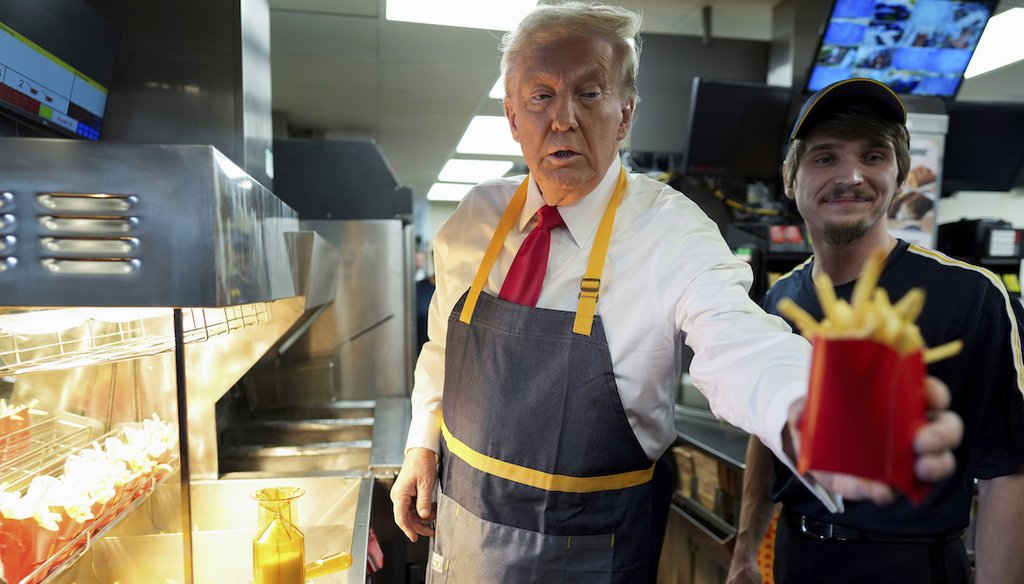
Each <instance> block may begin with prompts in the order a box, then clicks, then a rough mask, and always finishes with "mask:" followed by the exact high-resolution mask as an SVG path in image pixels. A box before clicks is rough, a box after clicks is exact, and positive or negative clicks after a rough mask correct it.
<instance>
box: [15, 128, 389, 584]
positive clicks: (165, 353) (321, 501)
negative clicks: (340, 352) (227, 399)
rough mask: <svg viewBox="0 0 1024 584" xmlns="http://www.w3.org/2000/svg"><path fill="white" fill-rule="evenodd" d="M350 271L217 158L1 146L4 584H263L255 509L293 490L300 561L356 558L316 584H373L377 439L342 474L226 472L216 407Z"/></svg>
mask: <svg viewBox="0 0 1024 584" xmlns="http://www.w3.org/2000/svg"><path fill="white" fill-rule="evenodd" d="M338 256H339V252H338V250H337V248H336V247H335V246H334V245H332V244H330V243H328V242H327V241H326V240H324V239H323V238H322V237H320V236H319V235H317V234H316V233H315V232H312V231H303V230H302V229H301V227H300V225H299V220H298V216H297V214H296V212H295V211H294V210H293V209H292V208H290V207H289V206H287V205H286V204H284V203H283V202H282V201H281V200H280V199H278V198H277V197H276V196H275V195H274V194H273V193H271V192H270V191H268V190H267V189H265V188H264V187H263V186H261V185H260V184H259V183H257V182H256V181H254V180H253V179H252V178H250V177H249V176H248V175H247V174H246V173H245V172H243V171H242V170H241V169H240V168H238V167H237V166H236V165H235V164H234V163H232V162H231V161H230V160H228V159H227V158H226V157H225V156H223V155H222V154H220V153H219V152H218V151H217V150H216V149H214V148H213V147H210V146H189V145H139V144H120V143H110V142H103V143H84V142H74V141H63V140H46V139H25V138H18V139H0V398H2V399H3V401H2V402H0V512H2V513H3V518H2V519H0V563H2V566H3V579H4V581H6V582H7V583H8V584H14V583H15V582H19V583H34V582H61V583H63V582H69V583H70V582H77V583H82V584H84V583H109V582H175V583H177V582H201V583H210V582H217V583H222V582H226V583H227V582H230V583H234V582H237V583H246V582H251V581H252V579H253V564H252V539H253V536H254V535H255V532H256V528H257V507H258V505H257V502H256V501H255V500H253V498H252V493H254V492H255V491H257V490H258V489H261V488H265V487H276V486H282V485H286V486H291V487H299V488H301V489H303V490H304V491H305V495H304V496H303V497H302V498H301V500H300V501H299V502H298V507H297V508H298V520H297V523H298V526H299V527H300V529H301V530H302V531H303V532H304V534H305V542H306V543H305V557H306V560H307V562H312V561H314V560H316V559H317V558H321V557H325V556H329V555H332V554H335V553H338V552H350V553H351V554H352V567H351V568H349V569H348V570H345V571H340V572H336V573H333V574H328V575H325V576H322V577H319V578H317V579H316V580H315V582H317V583H321V582H365V581H366V563H367V562H366V560H367V546H368V541H369V539H370V529H369V527H370V526H369V522H370V513H371V504H372V500H373V494H374V488H373V487H374V478H373V474H372V472H371V471H370V468H369V465H370V461H369V459H370V455H369V446H370V444H371V441H370V440H369V434H370V429H368V430H367V431H366V434H367V437H366V438H367V439H366V440H363V441H361V442H360V441H356V442H358V443H359V444H360V445H361V446H363V447H365V448H366V452H367V454H366V456H365V457H363V458H358V457H356V458H354V459H353V460H355V461H356V462H354V463H353V464H351V465H349V466H348V467H345V465H340V466H336V467H334V468H332V469H330V470H322V471H316V472H311V471H309V470H308V468H306V467H302V466H299V467H296V468H291V469H287V470H285V471H282V472H274V473H268V472H258V471H250V472H245V470H244V469H243V470H241V471H234V472H225V470H224V469H222V468H221V467H220V464H221V463H220V460H221V458H222V457H221V456H219V451H220V450H221V449H222V448H226V447H225V446H224V444H229V443H230V439H231V435H230V433H229V432H226V431H225V429H224V428H223V427H222V426H223V420H218V402H219V401H220V400H221V399H222V397H224V396H225V395H226V394H228V393H229V392H230V391H232V389H233V388H234V387H235V386H236V384H237V383H238V381H239V380H240V379H241V378H242V377H243V376H244V375H245V374H246V373H247V372H248V371H249V370H250V369H251V368H252V367H253V366H254V365H255V364H256V363H257V362H259V361H260V360H261V359H262V360H264V361H273V360H274V359H275V358H276V356H277V355H278V354H279V353H281V352H283V351H284V350H285V349H287V347H288V346H289V345H290V344H291V343H293V342H294V339H295V337H297V336H301V334H302V333H303V331H305V330H306V329H307V328H308V327H309V326H310V325H311V323H312V322H313V321H315V320H316V319H317V317H318V316H319V315H320V314H321V313H322V312H323V306H325V305H326V304H328V303H330V302H332V301H334V299H335V288H336V278H335V270H336V267H337V265H338V263H339V260H338ZM374 406H375V404H374V402H373V401H372V400H368V401H364V402H360V403H359V404H356V405H355V406H353V407H346V404H339V405H338V406H337V408H336V409H338V410H339V411H341V412H342V413H341V414H339V416H338V417H340V418H346V417H355V418H359V419H361V420H363V422H364V423H368V424H369V425H370V428H372V426H373V420H372V416H373V412H374ZM256 414H258V412H256V413H254V415H256ZM367 416H369V421H368V422H367ZM344 425H345V424H344V423H340V424H334V425H332V426H331V427H332V428H333V427H338V426H344Z"/></svg>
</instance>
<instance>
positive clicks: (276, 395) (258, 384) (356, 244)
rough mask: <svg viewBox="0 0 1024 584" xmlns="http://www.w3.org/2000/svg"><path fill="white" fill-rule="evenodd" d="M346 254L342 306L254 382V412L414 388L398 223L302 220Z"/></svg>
mask: <svg viewBox="0 0 1024 584" xmlns="http://www.w3.org/2000/svg"><path fill="white" fill-rule="evenodd" d="M301 226H302V228H303V229H305V230H313V231H316V232H317V234H319V235H321V236H322V237H323V238H324V239H325V240H326V241H327V242H329V243H330V244H331V245H333V246H334V247H335V248H337V249H338V250H339V252H340V255H339V260H338V265H337V277H336V286H337V287H336V292H335V295H334V302H333V303H332V304H330V305H328V306H327V308H326V309H325V310H324V312H323V314H321V315H319V317H318V318H317V319H316V320H315V321H314V322H313V323H312V324H311V325H309V327H308V331H307V332H306V333H305V334H304V335H302V336H301V337H298V338H296V339H294V341H289V343H290V344H289V346H288V349H287V351H286V352H283V353H282V354H281V355H279V356H278V358H277V359H275V360H273V361H272V362H271V361H265V362H263V363H261V364H260V365H259V366H257V367H256V368H254V369H253V371H252V372H251V373H250V375H249V376H248V380H249V381H251V383H250V384H248V391H247V397H248V399H249V405H250V406H251V407H253V408H257V409H258V408H267V407H284V406H293V405H300V404H314V403H323V402H328V401H339V400H361V399H374V398H378V397H387V396H406V395H408V393H409V387H410V385H411V363H412V357H411V354H410V353H411V351H412V336H413V331H412V330H411V323H412V319H411V318H410V315H409V311H410V310H411V307H410V306H409V304H410V298H411V296H410V288H411V287H412V277H411V274H410V273H409V270H408V266H407V265H406V264H407V263H408V262H410V261H411V260H410V257H409V255H408V254H407V253H406V250H407V240H406V235H405V228H404V226H403V224H402V223H401V222H400V221H397V220H379V221H301Z"/></svg>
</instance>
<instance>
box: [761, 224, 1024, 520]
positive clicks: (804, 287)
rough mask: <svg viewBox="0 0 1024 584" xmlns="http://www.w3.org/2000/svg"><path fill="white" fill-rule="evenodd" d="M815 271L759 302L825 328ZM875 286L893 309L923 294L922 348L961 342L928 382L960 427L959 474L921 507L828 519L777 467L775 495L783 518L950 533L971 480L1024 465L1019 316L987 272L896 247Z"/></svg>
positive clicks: (789, 279)
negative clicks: (783, 304)
mask: <svg viewBox="0 0 1024 584" xmlns="http://www.w3.org/2000/svg"><path fill="white" fill-rule="evenodd" d="M812 266H813V258H812V259H811V260H808V261H807V262H805V263H804V264H802V265H800V266H799V267H797V268H795V269H794V270H793V271H792V272H790V273H789V274H787V275H785V276H783V277H782V278H780V279H779V281H778V282H776V283H775V285H774V286H772V288H771V290H769V291H768V294H767V295H766V296H765V300H764V306H765V309H766V310H767V311H768V312H771V313H773V314H778V310H777V309H776V305H777V304H778V302H779V300H780V299H782V298H792V299H793V300H794V301H795V302H796V303H797V304H799V305H800V306H801V307H803V308H804V310H806V311H807V312H809V313H810V314H811V315H813V316H814V317H815V318H816V319H818V320H821V317H822V311H821V307H820V305H819V304H818V298H817V294H816V293H815V290H814V283H813V280H812V278H811V268H812ZM854 284H855V282H850V283H848V284H844V285H842V286H837V287H836V296H837V297H839V298H844V299H846V300H847V301H849V299H850V295H851V294H852V292H853V286H854ZM879 287H881V288H885V289H886V291H887V292H888V294H889V298H890V299H891V300H892V301H893V302H896V301H897V300H899V299H900V298H902V297H903V295H904V294H906V292H907V291H908V290H910V289H911V288H915V287H920V288H923V289H924V290H925V295H926V298H925V304H924V310H923V311H922V313H921V315H920V316H919V317H918V319H917V325H918V327H920V329H921V334H922V336H923V337H924V340H925V344H926V345H927V346H929V347H933V346H936V345H941V344H943V343H946V342H948V341H952V340H955V339H961V340H962V341H963V343H964V346H963V350H962V351H961V352H960V354H959V355H957V356H956V357H953V358H950V359H946V360H943V361H939V362H937V363H932V364H931V365H929V366H928V373H929V374H930V375H934V376H935V377H938V378H939V379H941V380H942V381H944V382H945V383H946V385H948V386H949V389H950V391H951V393H952V396H953V401H952V405H951V409H952V410H953V411H955V412H956V413H958V414H959V415H960V416H961V417H962V418H963V421H964V427H965V433H964V441H963V444H962V445H961V446H960V447H959V448H958V449H957V450H956V451H955V455H956V459H957V467H956V472H955V473H954V474H953V476H952V477H951V478H949V479H948V480H946V481H943V482H941V483H936V484H935V485H934V486H933V488H932V492H931V494H930V495H929V496H928V497H927V498H926V499H925V500H924V501H923V502H922V503H921V505H920V506H917V507H915V506H913V505H912V504H911V503H910V502H909V500H907V499H906V498H902V497H901V498H900V499H899V500H898V501H897V502H896V503H894V504H893V505H889V506H885V507H879V506H877V505H874V504H872V503H868V502H860V503H858V502H849V501H848V502H847V503H846V512H845V513H843V514H839V515H833V514H830V513H828V511H827V510H826V509H825V508H824V507H823V506H822V505H821V504H820V503H819V502H818V500H817V499H816V498H815V497H814V496H813V495H811V493H810V492H809V491H807V489H806V488H804V487H803V486H802V485H801V484H800V482H799V481H797V480H795V479H794V478H793V475H792V473H791V472H790V471H789V470H788V469H787V468H786V467H785V466H784V465H783V464H782V463H781V462H780V461H778V460H775V471H776V477H777V478H776V482H775V486H774V488H773V497H774V498H775V500H776V501H781V502H782V503H783V504H784V507H785V508H786V509H787V510H788V511H789V512H796V513H800V514H803V515H807V516H809V517H812V518H814V519H817V520H819V521H827V522H830V523H836V524H840V525H846V526H848V527H853V528H856V529H861V530H864V531H870V532H874V533H883V534H894V535H904V536H929V535H939V534H945V533H949V532H955V531H958V530H961V529H964V528H966V527H967V524H968V520H969V515H970V506H971V499H972V496H973V488H974V487H973V485H974V481H973V479H974V478H979V479H989V478H994V477H998V476H1003V475H1008V474H1013V473H1015V472H1016V471H1017V469H1018V467H1019V466H1020V465H1021V464H1024V402H1022V391H1024V364H1022V361H1021V339H1020V335H1021V331H1022V323H1024V312H1022V309H1021V304H1020V302H1019V301H1018V300H1017V299H1016V298H1013V297H1010V296H1008V295H1007V292H1006V290H1005V288H1004V287H1003V285H1002V283H1001V282H1000V281H999V279H998V278H997V277H996V276H995V275H993V274H992V273H990V272H988V271H987V270H984V269H982V268H978V267H976V266H972V265H970V264H966V263H964V262H960V261H957V260H953V259H950V258H948V257H946V256H944V255H942V254H941V253H939V252H936V251H933V250H930V249H927V248H923V247H920V246H917V245H909V244H908V243H907V242H905V241H902V240H901V241H899V243H898V245H897V246H896V248H895V249H894V250H893V252H892V254H891V255H890V256H889V259H888V263H887V264H886V266H885V270H884V271H883V272H882V276H881V278H880V281H879ZM792 324H793V323H790V325H791V326H792ZM865 365H868V364H865Z"/></svg>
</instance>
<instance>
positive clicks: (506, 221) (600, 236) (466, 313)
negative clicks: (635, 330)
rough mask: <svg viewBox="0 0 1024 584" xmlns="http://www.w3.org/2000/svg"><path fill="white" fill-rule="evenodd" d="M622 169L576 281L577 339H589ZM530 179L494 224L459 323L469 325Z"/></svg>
mask: <svg viewBox="0 0 1024 584" xmlns="http://www.w3.org/2000/svg"><path fill="white" fill-rule="evenodd" d="M626 178H627V175H626V169H625V168H620V169H619V181H618V183H616V185H615V192H614V193H612V198H611V200H610V201H609V202H608V206H607V207H605V210H604V215H603V216H602V217H601V223H600V224H599V225H598V227H597V235H595V236H594V246H593V248H592V249H591V251H590V260H589V261H588V262H587V271H586V272H585V273H584V276H583V280H582V281H580V299H579V303H578V304H577V306H576V318H575V319H574V320H573V325H572V331H573V332H574V333H576V334H578V335H584V336H588V337H589V336H590V332H591V330H592V329H593V325H594V315H595V314H596V313H597V296H598V292H599V291H600V290H601V273H602V271H603V270H604V260H605V257H606V256H607V255H608V242H609V241H610V240H611V237H612V225H613V224H614V222H615V211H616V210H617V209H618V208H619V203H620V202H621V201H622V196H623V194H624V193H625V192H626ZM529 184H530V177H529V176H527V177H526V178H525V179H524V180H523V184H521V185H519V188H518V189H516V193H515V194H514V195H513V196H512V200H511V201H509V202H508V207H506V208H505V212H504V213H503V214H502V216H501V220H500V221H498V226H497V227H496V228H495V229H494V234H493V235H492V236H491V241H490V243H488V244H487V251H486V252H484V257H483V259H482V260H480V267H478V268H477V270H476V276H475V277H474V278H473V284H472V285H470V287H469V294H467V295H466V303H465V304H463V305H462V312H461V313H459V320H461V321H462V322H464V323H466V324H470V322H471V321H472V320H473V311H474V310H476V303H477V301H478V300H479V299H480V294H481V292H483V289H484V285H485V284H486V283H487V277H488V276H489V275H490V273H491V268H493V267H494V261H495V260H496V259H498V254H500V253H501V248H502V247H503V246H504V245H505V238H506V237H508V234H509V232H510V231H512V226H514V225H515V224H516V220H517V219H518V218H519V215H520V213H522V212H523V206H524V205H525V204H526V193H527V190H528V188H529Z"/></svg>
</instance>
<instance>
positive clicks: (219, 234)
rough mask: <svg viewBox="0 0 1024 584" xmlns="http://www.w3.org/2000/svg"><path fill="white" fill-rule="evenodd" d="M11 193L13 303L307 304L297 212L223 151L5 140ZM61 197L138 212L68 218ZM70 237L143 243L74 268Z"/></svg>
mask: <svg viewBox="0 0 1024 584" xmlns="http://www.w3.org/2000/svg"><path fill="white" fill-rule="evenodd" d="M0 190H3V191H4V192H9V193H11V195H12V196H11V197H10V203H9V204H8V205H7V209H8V213H7V220H6V221H4V222H3V224H5V225H6V228H4V234H6V235H10V236H12V237H16V238H17V240H18V246H17V247H16V248H14V249H13V250H8V251H4V252H0V254H2V256H3V257H0V264H4V265H6V266H7V268H8V269H7V270H6V272H5V273H4V274H3V275H2V277H0V290H2V291H3V294H2V296H3V300H2V302H3V304H5V305H9V306H20V305H24V306H190V307H206V306H229V305H237V304H247V303H251V302H256V301H267V300H275V299H279V298H286V297H291V296H295V295H296V288H295V284H294V281H293V275H292V272H291V269H292V268H291V263H292V262H291V257H290V251H289V248H288V245H287V242H286V238H285V233H287V232H293V231H297V229H298V219H297V216H296V214H295V212H294V211H293V210H292V209H290V208H289V207H288V206H287V205H285V204H284V203H282V202H281V201H280V200H279V199H277V197H275V196H274V195H273V194H272V193H271V192H270V191H268V190H266V189H265V188H263V187H262V186H261V185H260V184H259V183H257V182H255V181H254V180H252V179H251V178H250V177H249V176H247V175H246V174H245V173H244V172H242V170H241V169H240V168H238V167H237V166H236V165H235V164H233V163H232V162H231V161H230V160H228V159H227V158H226V157H225V156H223V155H222V154H221V153H219V152H218V151H217V150H215V149H214V148H212V147H209V146H174V145H132V144H116V143H104V142H101V143H84V142H78V141H62V140H43V139H25V138H18V139H0ZM53 193H78V194H80V195H87V194H103V193H119V194H122V195H123V196H124V197H133V199H131V200H132V201H133V203H132V204H131V205H130V208H128V209H127V210H124V211H117V212H114V211H112V210H110V209H104V210H102V211H96V210H93V209H90V208H88V205H86V206H85V207H84V208H83V206H82V205H81V204H76V205H73V206H72V208H65V209H64V210H63V211H62V212H61V213H60V214H59V215H58V214H55V213H53V211H52V210H51V209H50V208H49V207H48V206H47V205H46V202H48V201H49V202H51V203H52V202H53V197H51V198H45V196H44V197H43V198H40V196H41V195H52V194H53ZM98 196H99V195H98ZM99 197H100V198H98V199H97V200H104V199H103V198H102V196H99ZM79 203H80V202H79ZM60 235H64V236H68V235H75V236H79V239H83V237H81V236H88V238H95V239H96V240H98V241H109V240H111V239H112V238H120V237H124V236H126V235H128V236H130V237H132V238H134V240H137V242H138V244H137V248H133V249H129V250H123V249H118V250H115V249H109V250H108V252H109V253H107V254H105V255H102V256H94V257H90V258H88V259H89V260H90V263H79V262H70V261H68V260H69V258H67V257H63V254H64V253H65V252H67V253H70V251H69V250H64V251H63V252H62V251H59V250H57V251H55V250H54V249H53V245H54V241H53V240H52V239H47V238H51V237H55V236H60ZM11 260H16V262H13V261H11Z"/></svg>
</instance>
